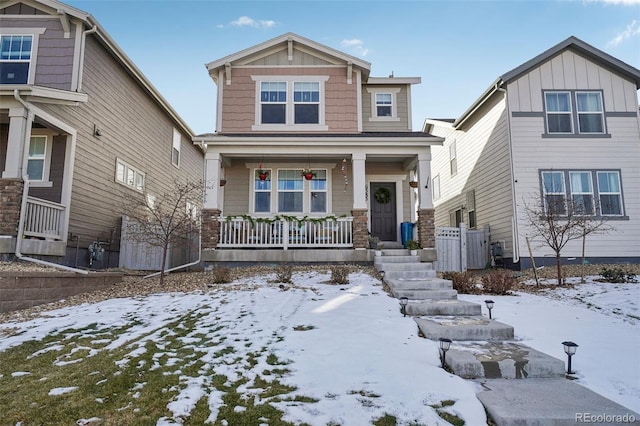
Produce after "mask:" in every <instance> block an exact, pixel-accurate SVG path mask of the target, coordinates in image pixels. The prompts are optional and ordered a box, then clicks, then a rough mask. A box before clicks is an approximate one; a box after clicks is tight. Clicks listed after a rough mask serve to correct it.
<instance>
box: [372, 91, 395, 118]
mask: <svg viewBox="0 0 640 426" xmlns="http://www.w3.org/2000/svg"><path fill="white" fill-rule="evenodd" d="M367 91H368V92H369V93H370V94H371V118H370V119H369V120H370V121H398V120H400V119H399V118H398V108H397V101H398V93H400V88H398V87H367Z"/></svg>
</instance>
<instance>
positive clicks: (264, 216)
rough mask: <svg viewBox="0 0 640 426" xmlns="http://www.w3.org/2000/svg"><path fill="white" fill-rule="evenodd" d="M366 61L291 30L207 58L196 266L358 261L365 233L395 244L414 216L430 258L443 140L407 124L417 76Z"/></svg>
mask: <svg viewBox="0 0 640 426" xmlns="http://www.w3.org/2000/svg"><path fill="white" fill-rule="evenodd" d="M370 68H371V66H370V64H369V63H368V62H365V61H363V60H362V59H359V58H356V57H353V56H350V55H348V54H345V53H343V52H340V51H337V50H334V49H332V48H329V47H327V46H324V45H322V44H319V43H317V42H315V41H312V40H308V39H306V38H303V37H300V36H299V35H296V34H293V33H287V34H284V35H281V36H279V37H276V38H274V39H271V40H269V41H266V42H264V43H262V44H259V45H257V46H254V47H250V48H248V49H245V50H242V51H240V52H237V53H233V54H230V55H229V56H226V57H224V58H221V59H218V60H216V61H213V62H211V63H209V64H207V70H208V72H209V75H210V76H211V77H212V78H213V80H214V82H215V83H216V85H217V126H216V127H217V130H216V132H215V133H213V134H204V135H198V136H196V137H195V138H194V139H193V141H194V143H195V144H197V145H200V146H202V147H204V149H205V150H206V154H205V163H206V165H205V170H206V171H205V175H206V182H207V188H206V197H205V202H204V215H203V243H202V244H203V248H204V251H203V255H202V256H203V260H204V261H205V262H214V261H259V260H270V261H367V260H370V259H371V257H370V256H371V254H370V253H369V251H368V250H365V249H367V248H369V240H368V238H369V236H372V237H374V238H377V239H379V240H381V241H383V242H387V244H388V245H392V243H394V244H397V243H400V242H401V224H403V223H406V224H410V223H415V222H417V225H416V229H415V235H416V236H415V238H416V239H419V241H420V243H421V245H422V247H423V248H424V249H425V250H423V251H422V257H423V258H424V259H430V258H431V259H432V258H433V257H434V256H435V250H434V228H433V206H432V201H431V192H430V189H429V188H428V185H429V182H430V179H429V175H430V168H431V162H430V161H431V151H430V149H431V145H434V144H435V145H437V144H441V143H442V139H441V138H438V137H434V136H432V135H429V134H428V133H424V132H414V131H412V123H411V86H412V85H413V84H417V83H420V78H416V77H410V78H402V77H394V76H390V77H384V78H378V77H371V76H370ZM411 182H413V183H414V186H416V187H417V189H414V188H413V187H412V186H410V183H411ZM406 228H407V229H408V227H406ZM256 248H260V249H263V250H260V251H255V250H253V251H252V250H251V249H256ZM302 249H304V250H302Z"/></svg>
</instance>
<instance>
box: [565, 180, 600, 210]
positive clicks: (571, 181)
mask: <svg viewBox="0 0 640 426" xmlns="http://www.w3.org/2000/svg"><path fill="white" fill-rule="evenodd" d="M584 173H586V174H587V175H589V186H590V187H591V192H584V191H583V192H578V191H574V188H573V179H571V176H572V175H574V174H584ZM569 195H570V196H571V204H572V205H573V206H574V212H575V205H576V203H575V201H574V200H573V196H574V195H589V196H591V209H592V212H591V214H585V215H584V216H594V215H595V213H596V204H595V194H594V192H593V177H592V173H591V172H590V171H588V170H569Z"/></svg>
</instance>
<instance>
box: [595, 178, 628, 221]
mask: <svg viewBox="0 0 640 426" xmlns="http://www.w3.org/2000/svg"><path fill="white" fill-rule="evenodd" d="M597 175H598V193H599V195H600V213H601V214H602V215H603V216H622V213H623V210H622V190H621V187H620V174H619V173H618V172H597Z"/></svg>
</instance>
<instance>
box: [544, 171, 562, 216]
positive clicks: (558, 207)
mask: <svg viewBox="0 0 640 426" xmlns="http://www.w3.org/2000/svg"><path fill="white" fill-rule="evenodd" d="M542 193H543V195H544V197H543V198H544V209H545V212H546V213H547V214H557V215H566V214H567V205H566V202H565V196H566V191H565V186H564V173H563V172H542Z"/></svg>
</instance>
